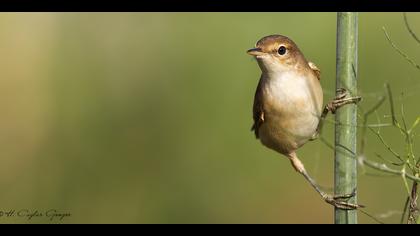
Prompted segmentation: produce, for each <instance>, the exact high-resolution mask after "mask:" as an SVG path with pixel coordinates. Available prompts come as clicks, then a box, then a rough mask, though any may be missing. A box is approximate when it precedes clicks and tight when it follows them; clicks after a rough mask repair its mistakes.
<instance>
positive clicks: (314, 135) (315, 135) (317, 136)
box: [309, 129, 319, 141]
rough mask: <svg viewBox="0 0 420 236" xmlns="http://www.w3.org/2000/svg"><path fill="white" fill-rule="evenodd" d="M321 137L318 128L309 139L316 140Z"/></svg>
mask: <svg viewBox="0 0 420 236" xmlns="http://www.w3.org/2000/svg"><path fill="white" fill-rule="evenodd" d="M318 138H319V132H318V129H317V130H316V132H315V133H314V134H313V135H312V137H311V138H310V139H309V141H314V140H316V139H318Z"/></svg>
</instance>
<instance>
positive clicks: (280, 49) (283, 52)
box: [277, 46, 286, 55]
mask: <svg viewBox="0 0 420 236" xmlns="http://www.w3.org/2000/svg"><path fill="white" fill-rule="evenodd" d="M277 52H278V53H279V54H280V55H284V54H285V53H286V47H285V46H281V47H279V50H278V51H277Z"/></svg>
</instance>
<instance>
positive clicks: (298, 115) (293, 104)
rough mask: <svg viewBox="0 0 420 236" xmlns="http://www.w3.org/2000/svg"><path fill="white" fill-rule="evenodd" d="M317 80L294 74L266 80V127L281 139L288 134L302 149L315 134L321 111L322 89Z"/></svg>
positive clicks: (277, 75)
mask: <svg viewBox="0 0 420 236" xmlns="http://www.w3.org/2000/svg"><path fill="white" fill-rule="evenodd" d="M315 80H316V79H315V78H303V77H302V76H301V75H300V74H297V73H293V72H283V73H279V74H276V75H273V74H271V75H270V78H266V79H265V83H264V89H263V93H264V100H265V104H266V105H267V106H266V108H267V109H266V110H265V116H266V117H267V127H266V128H267V129H271V130H273V129H274V130H276V132H277V133H279V134H278V135H279V139H280V137H281V138H282V139H284V137H285V135H286V134H287V135H290V136H291V138H292V139H291V140H294V142H296V145H297V146H301V145H303V144H304V143H305V142H307V140H308V139H309V138H311V137H312V135H313V134H314V133H315V130H316V128H317V126H318V123H319V117H320V113H321V108H322V89H321V87H320V84H319V81H317V80H316V81H315ZM315 86H318V87H316V89H314V87H315ZM320 93H321V96H320ZM320 98H321V99H320ZM270 135H273V134H270Z"/></svg>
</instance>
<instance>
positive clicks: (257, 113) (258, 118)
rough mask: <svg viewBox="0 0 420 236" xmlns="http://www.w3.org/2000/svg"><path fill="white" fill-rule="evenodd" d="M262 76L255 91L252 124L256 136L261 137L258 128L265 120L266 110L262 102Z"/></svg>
mask: <svg viewBox="0 0 420 236" xmlns="http://www.w3.org/2000/svg"><path fill="white" fill-rule="evenodd" d="M261 87H262V78H260V81H259V82H258V86H257V90H256V91H255V96H254V107H253V117H254V124H253V125H252V128H251V131H254V133H255V137H256V138H259V135H258V130H259V128H260V126H261V124H262V123H263V122H264V110H263V104H262V89H261Z"/></svg>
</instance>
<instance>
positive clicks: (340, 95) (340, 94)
mask: <svg viewBox="0 0 420 236" xmlns="http://www.w3.org/2000/svg"><path fill="white" fill-rule="evenodd" d="M336 94H337V95H336V97H335V98H334V100H332V101H331V102H329V103H328V104H327V105H325V107H324V110H323V111H322V114H321V118H320V120H319V123H318V127H317V129H316V132H315V134H314V135H313V137H312V138H311V140H314V139H317V138H318V136H319V135H320V133H321V131H322V126H323V125H324V120H325V118H326V117H327V115H328V112H331V113H332V114H335V112H336V111H337V109H338V108H340V107H342V106H344V105H347V104H352V103H358V102H359V101H360V100H362V97H360V96H356V97H349V98H348V97H347V95H348V92H347V91H346V90H345V89H344V88H341V89H337V91H336Z"/></svg>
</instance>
